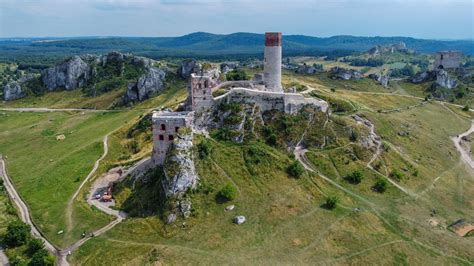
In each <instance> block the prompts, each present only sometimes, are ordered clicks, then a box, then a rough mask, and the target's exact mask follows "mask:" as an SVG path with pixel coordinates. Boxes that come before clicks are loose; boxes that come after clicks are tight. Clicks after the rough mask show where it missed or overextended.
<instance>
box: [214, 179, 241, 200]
mask: <svg viewBox="0 0 474 266" xmlns="http://www.w3.org/2000/svg"><path fill="white" fill-rule="evenodd" d="M236 195H237V189H236V188H235V187H234V186H233V185H232V184H230V183H227V184H226V185H225V186H224V187H223V188H222V189H221V190H220V191H219V192H218V193H217V198H218V199H220V200H223V201H229V200H233V199H235V196H236Z"/></svg>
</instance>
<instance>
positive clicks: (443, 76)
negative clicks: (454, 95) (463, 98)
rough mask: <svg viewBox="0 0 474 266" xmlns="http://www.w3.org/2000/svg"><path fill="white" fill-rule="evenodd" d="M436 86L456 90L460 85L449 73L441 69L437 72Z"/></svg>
mask: <svg viewBox="0 0 474 266" xmlns="http://www.w3.org/2000/svg"><path fill="white" fill-rule="evenodd" d="M436 84H438V85H439V86H441V87H443V88H447V89H454V88H456V86H457V85H458V84H457V81H456V80H455V79H453V78H451V77H450V76H449V74H448V72H446V71H445V70H443V69H439V70H438V71H437V72H436Z"/></svg>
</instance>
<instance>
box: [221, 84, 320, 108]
mask: <svg viewBox="0 0 474 266" xmlns="http://www.w3.org/2000/svg"><path fill="white" fill-rule="evenodd" d="M222 102H227V103H229V102H237V103H247V104H257V105H258V106H259V107H260V109H261V110H262V111H268V110H278V111H281V112H286V113H290V114H291V113H295V112H298V111H299V110H301V109H302V108H303V107H304V106H306V105H312V106H314V107H316V108H319V109H320V110H321V111H322V112H326V111H327V110H328V104H327V102H325V101H322V100H318V99H315V98H305V97H304V96H303V95H302V94H299V93H279V92H268V91H258V90H251V89H245V88H234V89H232V90H231V91H229V92H228V93H226V94H224V95H221V96H219V97H216V98H214V103H215V104H216V105H219V104H220V103H222Z"/></svg>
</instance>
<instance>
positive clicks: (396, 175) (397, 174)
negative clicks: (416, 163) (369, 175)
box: [390, 169, 405, 181]
mask: <svg viewBox="0 0 474 266" xmlns="http://www.w3.org/2000/svg"><path fill="white" fill-rule="evenodd" d="M390 177H391V178H394V179H396V180H397V181H400V180H402V179H403V178H404V177H405V174H404V173H402V172H400V171H399V170H397V169H394V170H393V171H392V172H391V173H390Z"/></svg>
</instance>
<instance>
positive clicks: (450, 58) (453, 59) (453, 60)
mask: <svg viewBox="0 0 474 266" xmlns="http://www.w3.org/2000/svg"><path fill="white" fill-rule="evenodd" d="M462 57H463V54H462V52H458V51H446V52H437V53H436V55H435V62H434V69H450V68H458V67H460V66H461V61H462Z"/></svg>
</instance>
